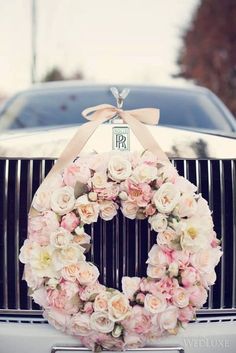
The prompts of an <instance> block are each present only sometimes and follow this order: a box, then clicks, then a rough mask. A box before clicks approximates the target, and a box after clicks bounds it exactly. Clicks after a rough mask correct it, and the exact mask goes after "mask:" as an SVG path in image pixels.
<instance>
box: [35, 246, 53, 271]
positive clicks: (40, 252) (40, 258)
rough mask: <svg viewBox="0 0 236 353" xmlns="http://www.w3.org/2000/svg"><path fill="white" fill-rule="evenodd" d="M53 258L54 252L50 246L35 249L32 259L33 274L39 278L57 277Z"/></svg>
mask: <svg viewBox="0 0 236 353" xmlns="http://www.w3.org/2000/svg"><path fill="white" fill-rule="evenodd" d="M53 257H54V252H53V248H52V247H51V246H50V245H47V246H37V247H34V248H33V249H32V252H31V258H30V265H31V267H32V271H33V273H35V274H36V275H37V276H38V277H56V271H55V268H54V265H53Z"/></svg>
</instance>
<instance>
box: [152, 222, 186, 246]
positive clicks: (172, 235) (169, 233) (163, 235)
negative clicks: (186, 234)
mask: <svg viewBox="0 0 236 353" xmlns="http://www.w3.org/2000/svg"><path fill="white" fill-rule="evenodd" d="M157 244H158V245H160V246H163V245H164V246H167V247H168V248H170V249H173V250H180V249H181V247H180V236H179V235H178V233H177V232H176V231H174V230H173V229H172V228H170V227H167V228H166V230H164V231H163V232H160V233H158V235H157Z"/></svg>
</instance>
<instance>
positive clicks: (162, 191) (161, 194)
mask: <svg viewBox="0 0 236 353" xmlns="http://www.w3.org/2000/svg"><path fill="white" fill-rule="evenodd" d="M179 198H180V192H179V190H178V189H177V188H176V186H175V185H174V184H172V183H165V184H163V185H162V186H161V187H160V188H159V189H158V190H157V191H156V192H155V194H154V196H153V202H154V203H155V205H156V208H157V209H158V211H159V212H162V213H170V212H171V211H173V209H174V208H175V206H176V205H177V203H178V201H179Z"/></svg>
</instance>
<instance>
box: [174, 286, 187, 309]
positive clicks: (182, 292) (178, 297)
mask: <svg viewBox="0 0 236 353" xmlns="http://www.w3.org/2000/svg"><path fill="white" fill-rule="evenodd" d="M172 302H173V303H174V305H176V306H178V308H184V307H186V306H187V305H188V304H189V293H188V291H187V290H186V289H185V288H182V287H179V288H174V290H173V297H172Z"/></svg>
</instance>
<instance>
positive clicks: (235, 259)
mask: <svg viewBox="0 0 236 353" xmlns="http://www.w3.org/2000/svg"><path fill="white" fill-rule="evenodd" d="M172 162H173V163H174V165H175V166H176V167H177V169H178V171H179V174H181V175H183V176H185V177H187V178H188V179H189V180H190V181H191V182H193V183H194V184H196V185H197V186H198V189H199V192H201V193H202V194H203V197H205V198H206V199H207V200H208V201H209V204H210V208H211V209H212V211H213V218H214V224H215V230H216V232H217V234H218V235H219V236H220V235H221V237H222V247H223V250H224V255H223V258H222V260H221V263H220V265H219V266H218V267H217V282H216V284H215V286H214V287H212V289H211V290H210V293H209V299H208V302H207V304H206V306H205V309H203V310H202V311H201V312H202V313H205V312H207V313H224V314H226V313H235V312H236V309H235V308H236V271H235V268H236V187H235V180H236V178H235V176H236V175H235V168H236V166H235V164H236V160H173V161H172ZM53 163H54V161H53V160H49V159H47V160H41V159H40V160H36V159H35V160H29V159H18V160H16V159H9V160H8V159H7V160H6V159H2V160H0V313H2V314H6V313H8V314H11V313H12V314H16V313H18V314H22V315H23V314H24V315H25V314H31V315H32V314H39V313H40V308H39V307H38V306H37V305H36V304H34V303H32V301H31V299H30V298H29V297H28V296H27V287H26V284H25V282H24V281H21V277H22V271H23V266H22V265H21V264H19V261H18V253H19V248H20V247H21V246H22V244H23V241H24V239H25V238H26V236H27V210H28V209H29V206H30V202H31V199H32V195H33V194H34V193H35V191H36V190H37V188H38V186H39V185H40V183H41V181H42V179H43V178H44V176H45V175H46V174H47V173H48V171H49V170H50V169H51V167H52V165H53ZM87 231H88V233H89V234H91V237H92V243H93V245H92V248H91V252H90V254H89V257H90V259H91V261H93V262H94V263H95V264H96V265H97V266H98V267H99V269H100V273H101V276H100V280H101V281H102V282H103V283H104V284H106V285H108V286H112V287H116V288H120V281H121V277H122V276H124V275H129V276H135V275H139V276H144V275H145V271H146V266H145V260H146V258H147V252H148V250H149V249H150V247H151V246H152V244H153V243H154V242H155V234H154V233H153V232H152V231H151V230H150V227H149V226H148V223H147V221H146V220H144V221H139V220H135V221H131V220H128V219H125V218H124V217H123V216H122V214H121V213H119V215H118V216H117V217H116V218H115V219H113V220H112V221H109V222H104V221H101V220H99V221H98V223H96V224H94V225H92V226H90V227H88V229H87ZM141 245H142V246H141Z"/></svg>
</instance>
